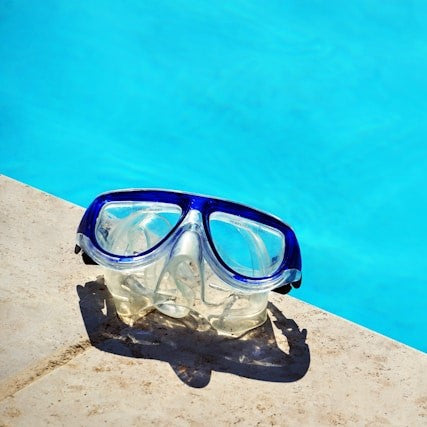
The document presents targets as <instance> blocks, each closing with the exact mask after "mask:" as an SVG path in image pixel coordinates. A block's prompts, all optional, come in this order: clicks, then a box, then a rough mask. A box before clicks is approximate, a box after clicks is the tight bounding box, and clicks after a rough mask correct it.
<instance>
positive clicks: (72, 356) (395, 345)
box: [0, 174, 427, 421]
mask: <svg viewBox="0 0 427 427" xmlns="http://www.w3.org/2000/svg"><path fill="white" fill-rule="evenodd" d="M0 179H5V180H6V181H7V180H9V181H13V182H14V183H15V185H18V186H22V187H24V188H26V189H27V190H28V191H30V192H31V191H35V192H37V193H39V194H40V193H41V194H42V195H45V196H46V197H48V198H51V199H52V200H53V199H55V201H56V202H57V203H58V204H61V205H64V204H65V205H68V206H72V207H73V208H74V209H77V210H78V211H79V213H80V214H81V212H82V210H83V209H84V208H82V207H81V206H79V205H76V204H74V203H72V202H69V201H67V200H64V199H61V198H59V197H57V196H55V195H52V194H50V193H48V192H46V191H44V190H40V189H37V188H35V187H33V186H31V185H28V184H26V183H23V182H20V181H19V180H16V179H14V178H10V177H8V176H5V175H1V174H0ZM73 227H75V224H73ZM0 231H1V230H0ZM70 250H71V249H70ZM0 285H1V284H0ZM274 298H275V299H276V300H277V301H278V300H279V299H280V296H277V297H276V296H275V297H274ZM287 298H289V296H287ZM290 298H291V301H292V300H294V302H293V303H292V304H297V305H304V306H306V307H307V308H308V309H309V310H310V309H311V310H313V311H316V312H320V313H322V314H323V315H325V316H326V317H329V318H332V323H333V319H334V318H335V319H337V321H338V322H342V321H344V323H346V324H347V325H348V326H349V328H350V329H352V328H354V329H355V331H356V332H355V334H356V335H357V333H359V334H360V333H361V332H360V331H365V332H366V335H370V336H374V337H375V336H377V337H380V338H381V340H380V341H382V342H384V343H385V342H390V343H391V344H393V345H392V347H393V348H400V349H403V352H404V353H412V352H415V353H414V355H415V354H418V355H419V356H420V357H422V358H423V359H422V360H423V361H425V360H427V359H426V358H425V356H426V354H425V353H424V352H423V351H421V350H419V349H416V348H413V347H410V346H408V345H406V344H404V343H401V342H399V341H397V340H394V339H393V338H389V337H387V336H385V335H383V334H381V333H378V332H376V331H373V330H371V329H369V328H367V327H364V326H362V325H359V324H357V323H355V322H353V321H350V320H348V319H345V318H343V317H341V316H338V315H336V314H334V313H330V312H327V311H325V310H323V309H320V308H318V307H316V306H314V305H312V304H310V303H306V302H304V301H301V300H298V299H297V298H294V297H290ZM358 331H359V332H358ZM362 335H363V334H362ZM374 340H376V339H375V338H374ZM79 345H80V341H79V340H75V341H73V343H72V344H71V345H68V346H65V353H67V352H68V349H69V348H72V347H73V346H79ZM90 348H91V346H90V345H89V346H84V345H83V346H82V349H81V350H82V351H80V350H79V351H76V352H75V354H74V353H73V352H72V351H71V353H70V357H69V358H66V360H64V361H63V363H58V364H55V363H53V365H52V363H51V362H52V360H55V358H57V355H58V354H59V355H60V356H61V354H63V351H62V350H63V349H62V350H61V351H62V353H61V351H60V352H59V353H57V354H56V353H55V352H52V353H50V355H49V357H48V358H47V359H46V360H47V362H48V364H49V363H50V365H51V368H52V369H49V370H47V371H46V372H45V373H41V374H40V375H38V374H36V375H35V376H34V377H32V378H30V379H29V380H28V381H26V382H25V381H24V382H23V383H22V386H21V387H19V388H18V389H17V390H16V391H15V392H14V393H12V398H13V395H15V393H19V392H21V391H23V390H25V389H26V388H27V387H28V386H29V385H32V384H34V383H35V382H37V381H39V380H40V377H41V376H44V375H45V374H48V373H52V372H55V371H56V370H58V369H60V368H61V367H62V366H63V365H64V364H67V363H69V362H70V361H72V360H74V359H75V358H76V357H78V356H79V355H81V354H82V353H85V352H87V351H88V349H90ZM420 360H421V359H420ZM16 377H19V375H16ZM9 397H10V396H9ZM0 403H1V402H0ZM0 409H1V408H0ZM0 415H1V411H0ZM0 421H1V418H0Z"/></svg>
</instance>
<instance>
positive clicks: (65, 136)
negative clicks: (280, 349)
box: [0, 0, 427, 351]
mask: <svg viewBox="0 0 427 427" xmlns="http://www.w3.org/2000/svg"><path fill="white" fill-rule="evenodd" d="M426 22H427V2H425V1H424V0H420V1H408V0H395V1H382V0H377V1H375V0H369V1H357V0H355V1H352V2H343V1H328V2H325V1H303V0H295V1H287V0H281V1H268V2H266V1H252V2H250V1H249V2H248V1H233V2H229V1H217V2H211V1H176V0H174V1H155V2H151V1H150V2H148V1H146V2H145V1H136V0H135V1H131V0H128V1H124V2H116V1H106V0H103V1H91V2H87V1H83V0H81V1H65V0H62V1H44V2H34V1H15V0H9V1H1V2H0V40H1V43H0V171H1V172H2V173H4V174H6V175H9V176H11V177H13V178H16V179H19V180H21V181H24V182H26V183H29V184H31V185H33V186H36V187H38V188H41V189H43V190H46V191H48V192H50V193H53V194H55V195H58V196H60V197H63V198H65V199H68V200H71V201H73V202H75V203H78V204H81V205H83V206H87V205H88V203H90V201H91V200H92V199H93V198H94V197H95V195H96V194H97V193H99V192H101V191H106V190H109V189H115V188H121V187H166V188H174V189H182V190H189V191H195V192H199V193H204V194H212V195H217V196H221V197H225V198H229V199H233V200H237V201H241V202H244V203H247V204H253V205H254V206H256V207H258V208H260V209H263V210H267V211H270V212H272V213H274V214H276V215H279V216H281V217H282V218H283V219H285V220H286V221H288V222H289V223H290V224H292V225H293V227H294V229H295V231H296V233H297V235H298V237H299V239H300V242H301V247H302V256H303V268H304V270H303V274H304V280H303V286H302V287H301V288H300V289H299V290H296V291H294V292H293V295H294V296H296V297H298V298H301V299H303V300H305V301H308V302H310V303H313V304H315V305H318V306H320V307H323V308H325V309H327V310H330V311H332V312H334V313H336V314H339V315H341V316H344V317H345V318H347V319H350V320H352V321H354V322H357V323H359V324H362V325H365V326H367V327H369V328H371V329H374V330H376V331H379V332H381V333H383V334H385V335H387V336H390V337H393V338H395V339H397V340H400V341H402V342H404V343H407V344H409V345H411V346H414V347H416V348H419V349H422V350H424V351H426V350H427V343H426V339H425V338H426V332H425V331H426V328H427V321H426V318H427V316H426V311H427V310H426V300H427V291H426V289H427V286H426V285H427V281H426V275H425V270H426V267H427V261H426V260H427V250H426V237H427V225H426V216H427V215H426V211H427V189H426V186H427V160H426V157H427V77H426V76H427V25H426ZM34 214H35V215H36V214H37V213H34ZM70 250H72V248H71V247H70ZM301 327H304V325H301Z"/></svg>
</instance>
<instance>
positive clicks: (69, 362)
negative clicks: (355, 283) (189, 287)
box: [0, 176, 427, 426]
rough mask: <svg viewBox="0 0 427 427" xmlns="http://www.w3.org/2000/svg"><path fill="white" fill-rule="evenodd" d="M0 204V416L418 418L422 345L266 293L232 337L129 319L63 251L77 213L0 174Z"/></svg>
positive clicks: (303, 420) (423, 398) (401, 421)
mask: <svg viewBox="0 0 427 427" xmlns="http://www.w3.org/2000/svg"><path fill="white" fill-rule="evenodd" d="M0 209H1V215H0V256H1V259H2V264H1V268H0V322H1V329H0V425H22V426H27V425H30V424H31V425H46V424H53V425H89V424H91V425H98V424H101V423H102V424H104V423H106V424H111V425H123V424H128V425H141V424H158V425H166V424H168V425H169V424H173V425H230V424H241V425H258V424H261V425H399V426H403V425H407V426H416V425H426V424H427V418H426V417H427V408H426V405H427V376H426V368H427V357H426V355H425V354H424V353H421V352H419V351H416V350H414V349H411V348H409V347H406V346H404V345H402V344H400V343H397V342H395V341H392V340H389V339H387V338H385V337H383V336H380V335H378V334H376V333H374V332H372V331H369V330H367V329H364V328H361V327H359V326H357V325H354V324H352V323H350V322H347V321H345V320H343V319H341V318H338V317H336V316H334V315H332V314H330V313H326V312H324V311H322V310H319V309H317V308H315V307H313V306H310V305H308V304H305V303H302V302H300V301H298V300H296V299H294V298H291V297H289V296H286V297H282V296H279V295H276V294H272V295H271V302H270V304H269V316H270V320H269V321H268V322H267V323H266V324H265V325H264V326H263V327H261V328H259V329H257V330H255V331H253V332H251V333H249V334H248V335H247V336H245V337H244V339H240V340H226V339H221V338H220V337H218V336H216V335H215V334H214V333H204V334H202V333H194V332H192V330H191V328H190V327H188V324H187V323H186V321H182V322H179V321H173V320H170V319H167V318H165V317H163V316H161V315H157V314H155V313H154V314H151V315H150V316H148V317H147V318H146V319H144V321H142V322H141V323H140V324H139V325H138V326H137V327H134V328H129V327H127V326H126V325H124V324H121V323H120V322H119V321H118V320H117V318H116V317H115V315H114V310H113V309H112V306H111V297H110V295H109V294H108V292H107V290H106V289H105V286H104V284H103V281H102V278H101V277H99V274H100V270H99V268H98V267H93V266H85V265H84V264H83V263H82V262H81V261H80V258H79V257H78V256H75V255H74V254H73V247H74V233H75V228H76V226H77V223H78V221H79V219H80V216H81V214H82V212H83V210H82V209H81V208H79V207H77V206H73V205H71V204H69V203H66V202H64V201H61V200H58V199H56V198H54V197H52V196H49V195H47V194H45V193H42V192H39V191H37V190H34V189H32V188H30V187H28V186H25V185H23V184H20V183H18V182H16V181H13V180H10V179H8V178H6V177H1V176H0ZM97 276H98V278H97Z"/></svg>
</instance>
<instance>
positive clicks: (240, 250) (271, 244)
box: [209, 212, 285, 278]
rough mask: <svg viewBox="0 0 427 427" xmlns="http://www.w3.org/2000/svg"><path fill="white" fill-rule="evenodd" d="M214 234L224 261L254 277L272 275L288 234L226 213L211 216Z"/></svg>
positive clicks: (283, 250)
mask: <svg viewBox="0 0 427 427" xmlns="http://www.w3.org/2000/svg"><path fill="white" fill-rule="evenodd" d="M209 226H210V231H211V236H212V239H213V242H214V245H215V248H216V250H217V251H218V253H219V255H220V257H221V258H222V260H223V261H224V262H225V263H226V264H227V265H228V266H229V267H230V268H231V269H232V270H234V271H235V272H237V273H239V274H242V275H244V276H247V277H251V278H258V277H265V276H271V275H272V274H273V273H274V272H275V271H276V270H277V269H278V268H279V266H280V264H281V262H282V260H283V256H284V253H285V237H284V235H283V234H282V233H281V232H280V231H279V230H277V229H275V228H272V227H269V226H268V225H264V224H261V223H258V222H255V221H252V220H249V219H246V218H241V217H239V216H236V215H231V214H227V213H223V212H214V213H212V214H211V215H210V217H209Z"/></svg>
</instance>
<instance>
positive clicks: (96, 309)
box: [77, 278, 310, 388]
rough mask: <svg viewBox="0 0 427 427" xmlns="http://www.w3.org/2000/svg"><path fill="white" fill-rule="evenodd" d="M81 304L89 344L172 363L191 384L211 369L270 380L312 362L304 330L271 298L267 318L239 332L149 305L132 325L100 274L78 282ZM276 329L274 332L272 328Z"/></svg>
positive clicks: (287, 377)
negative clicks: (119, 311) (226, 334)
mask: <svg viewBox="0 0 427 427" xmlns="http://www.w3.org/2000/svg"><path fill="white" fill-rule="evenodd" d="M77 293H78V296H79V298H80V310H81V314H82V317H83V321H84V324H85V327H86V330H87V333H88V335H89V339H90V341H91V343H92V345H93V346H94V347H96V348H98V349H100V350H102V351H106V352H109V353H113V354H117V355H121V356H126V357H134V358H144V359H156V360H161V361H164V362H167V363H169V364H170V366H171V367H172V369H173V370H174V371H175V373H176V375H177V376H178V377H179V378H180V380H181V381H183V382H184V383H185V384H187V385H189V386H191V387H197V388H201V387H205V386H206V385H208V384H209V381H210V377H211V372H212V371H218V372H228V373H232V374H235V375H239V376H242V377H246V378H252V379H256V380H262V381H271V382H293V381H297V380H299V379H301V378H302V377H303V376H304V375H305V374H306V372H307V370H308V368H309V365H310V350H309V347H308V345H307V343H306V337H307V331H306V330H305V329H303V330H300V329H299V327H298V325H297V324H296V323H295V321H294V320H292V319H288V318H286V317H285V316H284V315H283V314H282V313H281V312H280V310H279V309H278V308H277V307H276V306H275V305H274V304H272V303H271V302H270V303H269V304H268V312H269V318H268V319H267V321H266V322H265V323H264V324H263V325H261V326H259V327H258V328H256V329H253V330H251V331H249V332H247V333H246V334H244V335H243V336H241V337H239V338H230V337H224V336H221V335H218V333H217V332H216V330H215V329H213V328H212V327H211V326H210V325H209V324H208V323H207V322H206V321H205V320H204V319H203V318H201V317H200V316H198V314H197V313H193V312H192V313H190V315H188V316H186V317H185V318H182V319H175V318H171V317H168V316H165V315H164V314H162V313H160V312H158V311H152V312H151V313H148V314H147V315H146V316H145V317H143V318H141V319H140V320H139V321H138V322H137V323H135V324H134V325H133V326H132V327H130V326H128V325H126V324H125V323H123V322H122V321H121V320H120V319H119V318H118V317H117V315H116V311H115V307H114V303H113V300H112V296H111V294H110V293H109V291H108V289H107V288H106V286H105V285H104V281H103V279H102V278H98V279H97V280H96V281H92V282H87V283H86V284H85V285H84V286H81V285H78V286H77ZM275 331H276V332H275Z"/></svg>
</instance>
